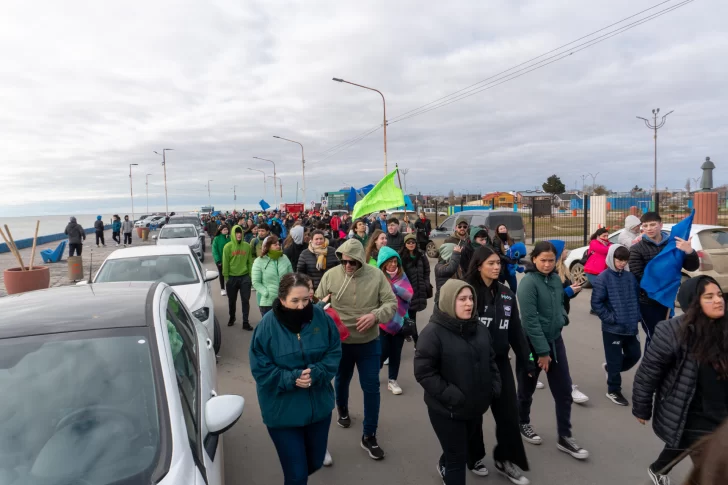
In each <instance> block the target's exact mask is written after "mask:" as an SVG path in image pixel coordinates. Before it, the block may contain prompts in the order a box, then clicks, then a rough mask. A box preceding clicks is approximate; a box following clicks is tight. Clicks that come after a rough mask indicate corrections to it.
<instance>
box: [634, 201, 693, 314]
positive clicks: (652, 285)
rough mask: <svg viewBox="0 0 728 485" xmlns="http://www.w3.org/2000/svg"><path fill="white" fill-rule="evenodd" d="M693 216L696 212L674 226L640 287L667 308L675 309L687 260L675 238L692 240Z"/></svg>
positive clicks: (651, 263)
mask: <svg viewBox="0 0 728 485" xmlns="http://www.w3.org/2000/svg"><path fill="white" fill-rule="evenodd" d="M693 216H695V210H693V211H692V212H691V213H690V215H689V216H688V217H686V218H685V219H683V220H682V221H680V222H678V223H677V224H675V225H674V226H672V230H671V231H670V237H669V238H668V239H667V243H665V248H664V249H663V250H662V251H660V253H659V254H658V255H657V256H655V257H654V258H653V259H652V260H651V261H650V262H649V263H647V266H645V272H644V274H643V275H642V281H641V282H640V286H641V287H642V289H643V290H645V292H647V296H648V297H650V298H652V299H653V300H655V301H656V302H658V303H659V304H660V305H662V306H665V307H667V308H675V297H676V296H677V290H678V289H679V288H680V278H681V276H682V265H683V260H684V259H685V253H684V252H682V251H680V250H679V249H678V248H677V246H676V242H677V241H675V238H676V237H679V238H680V239H684V240H686V241H687V240H688V239H689V238H690V229H691V228H692V225H693Z"/></svg>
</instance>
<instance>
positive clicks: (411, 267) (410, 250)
mask: <svg viewBox="0 0 728 485" xmlns="http://www.w3.org/2000/svg"><path fill="white" fill-rule="evenodd" d="M399 256H400V257H401V258H402V267H403V268H404V273H405V274H406V275H407V279H408V280H409V281H410V284H411V285H412V291H414V293H413V295H412V301H410V307H409V312H408V314H409V317H410V318H411V319H412V320H413V321H414V322H415V323H417V312H421V311H422V310H424V309H425V308H427V299H428V298H429V297H430V296H432V284H430V262H429V261H428V260H427V255H426V254H425V253H423V252H422V251H421V250H420V248H418V247H417V238H416V236H415V235H414V234H407V235H406V236H405V237H404V246H403V247H402V249H401V250H400V251H399ZM418 335H419V334H418V332H417V326H416V325H415V329H414V334H413V335H412V339H413V340H414V341H415V347H417V338H418Z"/></svg>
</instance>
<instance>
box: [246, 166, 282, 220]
mask: <svg viewBox="0 0 728 485" xmlns="http://www.w3.org/2000/svg"><path fill="white" fill-rule="evenodd" d="M253 158H255V159H256V160H263V161H264V162H270V163H272V164H273V195H275V197H276V209H278V194H277V193H276V178H277V177H276V175H277V174H276V162H274V161H273V160H268V159H267V158H260V157H253ZM278 180H279V182H280V179H278ZM281 197H283V189H281Z"/></svg>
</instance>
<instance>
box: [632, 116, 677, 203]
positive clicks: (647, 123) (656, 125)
mask: <svg viewBox="0 0 728 485" xmlns="http://www.w3.org/2000/svg"><path fill="white" fill-rule="evenodd" d="M673 111H674V110H673ZM670 113H672V111H670ZM670 113H667V114H666V115H664V116H663V117H662V120H660V122H659V123H658V122H657V116H658V115H659V114H660V108H655V109H653V110H652V117H653V122H652V123H650V120H648V119H647V118H643V117H641V116H638V117H637V118H638V119H640V120H642V121H644V122H645V126H646V127H647V128H649V129H650V130H654V131H655V137H654V138H655V179H654V180H655V193H654V194H653V196H655V197H656V195H657V130H659V129H660V128H662V127H663V126H665V122H666V121H667V116H668V115H669V114H670ZM655 204H657V199H655Z"/></svg>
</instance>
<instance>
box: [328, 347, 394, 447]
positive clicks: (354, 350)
mask: <svg viewBox="0 0 728 485" xmlns="http://www.w3.org/2000/svg"><path fill="white" fill-rule="evenodd" d="M381 354H382V348H381V345H380V343H379V338H377V339H376V340H372V341H371V342H368V343H365V344H347V343H343V344H341V362H340V363H339V370H338V371H337V372H336V378H335V379H334V389H335V390H336V405H337V406H340V407H348V406H349V384H350V383H351V378H352V377H353V376H354V366H355V365H356V368H357V370H358V371H359V384H360V385H361V390H362V391H363V392H364V436H374V435H376V434H377V425H378V424H379V356H380V355H381Z"/></svg>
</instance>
